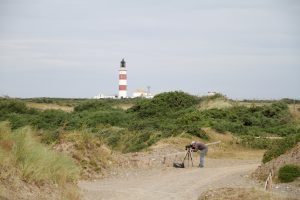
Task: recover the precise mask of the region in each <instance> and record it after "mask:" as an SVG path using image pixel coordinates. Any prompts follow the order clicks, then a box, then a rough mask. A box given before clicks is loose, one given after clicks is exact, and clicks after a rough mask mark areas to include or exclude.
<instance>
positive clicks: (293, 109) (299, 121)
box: [289, 104, 300, 128]
mask: <svg viewBox="0 0 300 200" xmlns="http://www.w3.org/2000/svg"><path fill="white" fill-rule="evenodd" d="M299 108H300V105H299V104H295V105H289V111H290V113H291V114H292V116H293V120H294V123H295V124H296V125H297V127H298V128H299V127H300V112H299V110H298V109H299Z"/></svg>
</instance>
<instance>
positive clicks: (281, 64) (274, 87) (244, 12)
mask: <svg viewBox="0 0 300 200" xmlns="http://www.w3.org/2000/svg"><path fill="white" fill-rule="evenodd" d="M122 58H125V60H126V62H127V70H128V93H129V95H130V96H131V95H132V92H133V91H134V90H136V89H138V88H145V89H146V88H147V86H150V87H151V92H152V93H154V94H157V93H160V92H166V91H175V90H181V91H185V92H188V93H190V94H194V95H206V94H207V92H208V91H215V92H219V93H222V94H224V95H226V96H228V97H229V98H232V99H280V98H297V99H300V87H299V86H300V1H298V0H251V1H241V0H185V1H182V0H180V1H179V0H147V1H146V0H126V1H124V0H123V1H122V0H107V1H104V0H0V96H1V95H8V96H11V97H23V98H29V97H65V98H89V97H93V96H95V95H97V94H99V93H102V94H105V95H115V94H117V93H118V70H119V66H120V61H121V60H122Z"/></svg>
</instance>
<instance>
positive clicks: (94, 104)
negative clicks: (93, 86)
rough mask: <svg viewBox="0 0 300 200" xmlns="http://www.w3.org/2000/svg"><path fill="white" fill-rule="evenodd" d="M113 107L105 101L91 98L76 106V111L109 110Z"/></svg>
mask: <svg viewBox="0 0 300 200" xmlns="http://www.w3.org/2000/svg"><path fill="white" fill-rule="evenodd" d="M110 108H111V107H110V106H109V105H108V104H107V103H104V102H103V101H98V100H93V101H92V100H90V101H86V102H83V103H81V104H79V105H78V106H76V107H75V108H74V111H75V112H81V111H97V110H108V109H110Z"/></svg>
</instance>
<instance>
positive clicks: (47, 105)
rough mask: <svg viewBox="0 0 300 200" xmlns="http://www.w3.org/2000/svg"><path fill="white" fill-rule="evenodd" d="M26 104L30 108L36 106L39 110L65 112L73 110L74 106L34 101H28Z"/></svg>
mask: <svg viewBox="0 0 300 200" xmlns="http://www.w3.org/2000/svg"><path fill="white" fill-rule="evenodd" d="M26 106H27V107H29V108H35V109H38V110H51V109H53V110H62V111H65V112H73V110H74V108H73V107H70V106H61V105H57V104H51V103H34V102H28V103H26Z"/></svg>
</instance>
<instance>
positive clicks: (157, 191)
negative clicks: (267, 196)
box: [79, 159, 260, 200]
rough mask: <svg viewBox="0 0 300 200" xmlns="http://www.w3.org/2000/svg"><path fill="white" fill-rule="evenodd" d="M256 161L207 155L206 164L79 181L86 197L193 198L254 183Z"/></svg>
mask: <svg viewBox="0 0 300 200" xmlns="http://www.w3.org/2000/svg"><path fill="white" fill-rule="evenodd" d="M259 164H260V162H259V161H257V160H229V159H206V167H205V168H197V167H195V166H194V167H189V168H184V169H175V168H172V167H165V168H160V169H151V170H145V169H144V170H128V171H127V172H125V173H122V174H119V175H118V176H114V177H109V178H105V179H102V180H95V181H81V182H79V188H80V189H81V190H82V194H83V199H86V200H92V199H93V200H100V199H103V200H104V199H105V200H119V199H126V200H130V199H135V200H137V199H143V200H147V199H161V200H168V199H178V200H181V199H182V200H183V199H191V200H193V199H197V198H198V197H199V195H200V194H201V193H202V192H204V191H206V190H208V189H213V188H218V187H253V186H254V185H255V184H256V185H257V183H254V181H253V180H252V179H250V178H249V177H250V174H251V172H253V171H254V170H255V169H256V168H257V166H258V165H259ZM195 165H196V163H195Z"/></svg>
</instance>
